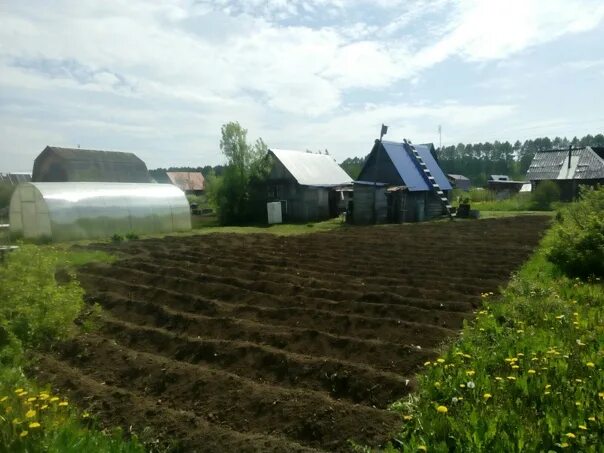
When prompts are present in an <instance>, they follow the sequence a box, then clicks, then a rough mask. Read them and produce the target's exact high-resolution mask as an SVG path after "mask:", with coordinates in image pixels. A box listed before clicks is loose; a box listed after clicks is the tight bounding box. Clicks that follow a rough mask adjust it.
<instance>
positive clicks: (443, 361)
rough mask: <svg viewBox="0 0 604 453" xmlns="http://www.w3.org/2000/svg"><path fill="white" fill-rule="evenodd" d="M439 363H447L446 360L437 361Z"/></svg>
mask: <svg viewBox="0 0 604 453" xmlns="http://www.w3.org/2000/svg"><path fill="white" fill-rule="evenodd" d="M436 361H437V362H438V363H445V359H436Z"/></svg>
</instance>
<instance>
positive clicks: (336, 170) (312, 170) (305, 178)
mask: <svg viewBox="0 0 604 453" xmlns="http://www.w3.org/2000/svg"><path fill="white" fill-rule="evenodd" d="M270 151H271V152H272V153H273V154H274V155H275V157H276V158H277V159H279V161H281V163H282V164H283V166H284V167H285V168H287V170H288V171H289V172H290V173H291V174H292V176H293V177H294V178H295V179H296V181H298V184H300V185H302V186H343V185H346V184H352V178H351V177H350V176H348V173H346V172H345V171H344V170H343V169H342V167H340V166H339V165H338V164H337V162H336V161H335V160H334V159H333V157H331V156H329V155H325V154H314V153H307V152H304V151H292V150H288V149H270Z"/></svg>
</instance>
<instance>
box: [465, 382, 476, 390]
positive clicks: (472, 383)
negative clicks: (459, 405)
mask: <svg viewBox="0 0 604 453" xmlns="http://www.w3.org/2000/svg"><path fill="white" fill-rule="evenodd" d="M466 385H467V386H468V388H469V389H473V388H475V387H476V384H474V382H473V381H468V383H467V384H466Z"/></svg>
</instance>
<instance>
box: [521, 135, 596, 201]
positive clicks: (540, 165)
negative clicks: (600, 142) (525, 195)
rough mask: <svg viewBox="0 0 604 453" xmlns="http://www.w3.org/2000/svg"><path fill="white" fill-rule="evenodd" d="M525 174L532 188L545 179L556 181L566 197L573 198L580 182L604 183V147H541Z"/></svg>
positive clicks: (565, 198)
mask: <svg viewBox="0 0 604 453" xmlns="http://www.w3.org/2000/svg"><path fill="white" fill-rule="evenodd" d="M526 178H527V179H528V180H529V181H530V182H531V185H532V187H533V190H534V189H535V188H536V187H538V186H539V184H540V183H541V182H542V181H554V182H555V183H556V185H557V186H558V187H559V188H560V197H561V199H562V200H563V201H571V200H574V199H575V198H576V197H577V195H579V187H580V186H595V185H598V184H602V185H604V147H592V146H586V147H584V148H570V149H567V150H559V149H556V150H551V151H540V152H538V153H536V154H535V156H534V157H533V161H532V162H531V165H530V166H529V168H528V171H527V174H526Z"/></svg>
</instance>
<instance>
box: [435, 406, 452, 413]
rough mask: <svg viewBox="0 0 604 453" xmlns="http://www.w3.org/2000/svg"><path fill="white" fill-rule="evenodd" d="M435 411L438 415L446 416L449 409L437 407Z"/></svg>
mask: <svg viewBox="0 0 604 453" xmlns="http://www.w3.org/2000/svg"><path fill="white" fill-rule="evenodd" d="M436 411H437V412H438V413H439V414H446V413H447V412H449V409H447V407H446V406H438V407H437V408H436Z"/></svg>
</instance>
